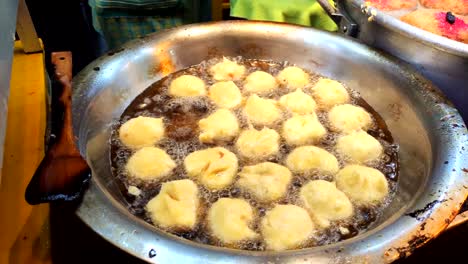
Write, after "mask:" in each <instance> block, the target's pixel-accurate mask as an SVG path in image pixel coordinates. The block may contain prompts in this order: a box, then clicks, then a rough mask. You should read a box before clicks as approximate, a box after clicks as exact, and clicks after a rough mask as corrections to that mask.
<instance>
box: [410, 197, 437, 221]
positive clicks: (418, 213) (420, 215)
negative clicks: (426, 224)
mask: <svg viewBox="0 0 468 264" xmlns="http://www.w3.org/2000/svg"><path fill="white" fill-rule="evenodd" d="M445 201H446V200H434V201H432V202H430V203H428V204H426V206H424V208H422V209H418V210H415V211H413V212H410V213H407V214H406V215H407V216H410V217H413V218H416V220H418V221H423V220H424V219H425V218H426V213H428V212H430V211H431V210H432V208H434V206H435V205H436V204H438V203H442V202H445Z"/></svg>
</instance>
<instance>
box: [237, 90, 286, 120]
mask: <svg viewBox="0 0 468 264" xmlns="http://www.w3.org/2000/svg"><path fill="white" fill-rule="evenodd" d="M244 115H245V116H246V117H247V119H248V120H249V121H250V122H252V123H253V124H255V125H265V126H269V125H272V124H274V123H275V122H276V121H278V120H279V119H280V118H281V111H280V109H279V108H278V106H277V103H276V101H275V100H272V99H265V98H260V97H258V95H256V94H254V95H251V96H250V97H249V98H248V99H247V102H246V104H245V106H244Z"/></svg>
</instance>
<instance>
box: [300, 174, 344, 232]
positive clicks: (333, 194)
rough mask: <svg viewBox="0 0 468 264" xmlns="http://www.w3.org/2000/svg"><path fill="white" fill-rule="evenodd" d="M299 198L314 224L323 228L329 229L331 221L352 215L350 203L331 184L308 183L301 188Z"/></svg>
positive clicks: (320, 182) (324, 182)
mask: <svg viewBox="0 0 468 264" xmlns="http://www.w3.org/2000/svg"><path fill="white" fill-rule="evenodd" d="M299 198H300V200H301V201H302V203H303V204H304V207H305V208H306V209H307V211H309V213H310V215H311V216H312V218H313V219H314V220H315V221H316V223H317V224H318V225H319V226H321V227H324V228H327V227H329V226H330V222H331V221H337V220H343V219H346V218H349V217H350V216H352V215H353V205H352V204H351V201H350V200H349V199H348V197H347V196H346V195H345V194H344V193H343V192H342V191H340V190H338V189H337V188H336V185H335V183H332V182H328V181H324V180H315V181H309V182H308V183H307V184H305V185H304V186H302V188H301V191H300V194H299Z"/></svg>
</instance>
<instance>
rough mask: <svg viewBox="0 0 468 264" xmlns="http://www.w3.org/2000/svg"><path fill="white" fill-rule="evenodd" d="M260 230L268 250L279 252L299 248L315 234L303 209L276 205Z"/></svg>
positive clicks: (311, 223)
mask: <svg viewBox="0 0 468 264" xmlns="http://www.w3.org/2000/svg"><path fill="white" fill-rule="evenodd" d="M260 230H261V233H262V235H263V239H264V240H265V243H266V246H267V249H270V250H276V251H279V250H286V249H294V248H297V247H299V246H300V245H301V244H302V243H304V242H305V241H307V240H308V239H309V238H310V237H311V236H312V234H313V231H314V224H313V222H312V220H311V219H310V216H309V214H308V213H307V211H306V210H304V209H302V208H301V207H299V206H296V205H291V204H286V205H276V206H275V207H274V208H273V209H271V210H270V211H267V212H266V214H265V216H264V217H263V218H262V220H261V223H260Z"/></svg>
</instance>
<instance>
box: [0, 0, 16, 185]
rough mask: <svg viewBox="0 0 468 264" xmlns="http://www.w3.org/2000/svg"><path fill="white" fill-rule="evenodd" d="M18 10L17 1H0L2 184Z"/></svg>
mask: <svg viewBox="0 0 468 264" xmlns="http://www.w3.org/2000/svg"><path fill="white" fill-rule="evenodd" d="M17 8H18V1H17V0H3V1H0V183H1V180H2V177H1V171H2V170H1V168H2V163H3V148H4V140H5V132H6V118H7V113H8V95H9V94H10V74H11V63H12V57H13V42H14V40H15V28H16V10H17Z"/></svg>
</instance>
